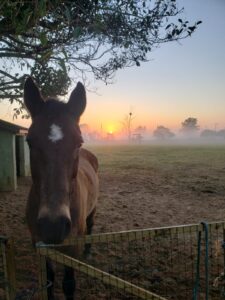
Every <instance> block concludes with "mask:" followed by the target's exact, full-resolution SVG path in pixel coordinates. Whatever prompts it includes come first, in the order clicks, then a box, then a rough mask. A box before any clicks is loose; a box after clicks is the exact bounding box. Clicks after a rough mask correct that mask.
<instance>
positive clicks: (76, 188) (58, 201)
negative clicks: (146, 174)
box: [24, 78, 99, 300]
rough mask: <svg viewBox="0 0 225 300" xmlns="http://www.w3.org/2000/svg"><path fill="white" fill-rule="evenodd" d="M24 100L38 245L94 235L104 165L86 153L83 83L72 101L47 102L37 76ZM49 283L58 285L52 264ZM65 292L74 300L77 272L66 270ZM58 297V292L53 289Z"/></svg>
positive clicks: (30, 213)
mask: <svg viewBox="0 0 225 300" xmlns="http://www.w3.org/2000/svg"><path fill="white" fill-rule="evenodd" d="M24 101H25V105H26V107H27V109H28V110H29V112H30V114H31V117H32V124H31V126H30V128H29V132H28V135H27V142H28V144H29V147H30V163H31V174H32V181H33V183H32V186H31V190H30V194H29V197H28V201H27V208H26V216H27V222H28V226H29V229H30V232H31V236H32V240H33V243H36V242H38V241H43V242H44V243H51V244H52V243H53V244H58V243H62V242H63V241H64V239H65V238H67V237H69V236H70V235H71V236H79V235H84V234H86V233H87V234H90V233H91V229H92V226H93V218H94V214H95V207H96V202H97V197H98V185H99V184H98V175H97V169H98V161H97V158H96V157H95V156H94V155H93V154H92V153H91V152H89V151H87V150H85V149H82V148H81V145H82V137H81V132H80V129H79V118H80V116H81V114H82V113H83V111H84V109H85V106H86V93H85V89H84V86H83V85H82V84H81V83H80V82H79V83H78V84H77V86H76V88H75V89H74V90H73V92H72V93H71V95H70V98H69V101H68V103H63V102H60V101H58V100H56V99H50V98H49V99H47V100H44V99H43V98H42V96H41V93H40V92H39V89H38V87H37V86H36V85H35V84H34V82H33V80H32V79H31V78H28V79H27V80H26V82H25V86H24ZM47 277H48V280H50V281H52V282H54V272H53V269H52V266H51V263H50V262H49V261H48V263H47ZM63 291H64V294H65V297H66V299H68V300H69V299H74V292H75V279H74V272H73V269H71V268H68V267H65V274H64V280H63ZM48 297H49V299H54V293H53V288H50V289H49V291H48Z"/></svg>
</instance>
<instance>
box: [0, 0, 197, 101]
mask: <svg viewBox="0 0 225 300" xmlns="http://www.w3.org/2000/svg"><path fill="white" fill-rule="evenodd" d="M181 12H182V9H181V10H180V9H179V8H178V7H177V4H176V1H175V0H152V1H151V0H143V1H139V0H95V1H92V0H76V1H59V0H51V1H45V0H32V1H13V0H5V1H2V2H1V4H0V65H1V68H0V99H9V100H10V101H11V102H13V101H18V102H19V103H21V100H20V99H21V96H22V87H23V83H24V79H25V77H26V76H27V75H31V76H33V77H34V78H35V80H36V82H37V83H38V85H39V86H40V87H41V89H42V91H43V92H44V94H46V95H51V96H54V95H64V94H66V92H67V90H68V87H69V85H70V83H71V79H70V77H69V74H70V71H71V70H73V72H75V73H76V74H77V77H81V76H83V77H85V76H86V75H87V74H88V72H91V73H92V74H93V75H94V76H95V78H97V79H101V80H103V81H105V82H106V83H107V82H110V80H111V79H112V76H113V74H114V73H115V71H116V70H118V69H121V68H124V67H129V66H133V65H137V66H139V65H140V63H141V62H144V61H147V60H148V53H149V52H151V50H152V49H153V48H155V47H157V46H159V45H160V44H162V43H166V42H169V41H177V40H180V39H184V38H186V37H187V36H190V35H191V34H192V33H193V32H194V30H195V29H196V27H197V25H198V24H200V23H201V22H200V21H199V22H196V23H195V24H193V25H189V23H188V21H185V20H182V19H180V18H178V16H179V15H180V13H181ZM21 105H22V103H21Z"/></svg>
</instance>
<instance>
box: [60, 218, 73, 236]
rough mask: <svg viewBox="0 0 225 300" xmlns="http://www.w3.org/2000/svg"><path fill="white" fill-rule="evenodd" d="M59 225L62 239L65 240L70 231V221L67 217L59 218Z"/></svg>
mask: <svg viewBox="0 0 225 300" xmlns="http://www.w3.org/2000/svg"><path fill="white" fill-rule="evenodd" d="M60 224H61V227H62V229H63V235H64V238H66V237H67V236H68V235H69V233H70V230H71V221H70V219H68V218H67V217H60Z"/></svg>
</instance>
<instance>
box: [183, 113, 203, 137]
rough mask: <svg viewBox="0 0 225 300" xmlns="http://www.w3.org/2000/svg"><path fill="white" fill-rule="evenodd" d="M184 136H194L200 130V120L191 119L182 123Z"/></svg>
mask: <svg viewBox="0 0 225 300" xmlns="http://www.w3.org/2000/svg"><path fill="white" fill-rule="evenodd" d="M181 125H182V128H181V131H182V132H183V133H184V134H194V133H196V132H197V131H198V130H199V125H198V119H197V118H192V117H189V118H187V119H186V120H184V122H182V123H181Z"/></svg>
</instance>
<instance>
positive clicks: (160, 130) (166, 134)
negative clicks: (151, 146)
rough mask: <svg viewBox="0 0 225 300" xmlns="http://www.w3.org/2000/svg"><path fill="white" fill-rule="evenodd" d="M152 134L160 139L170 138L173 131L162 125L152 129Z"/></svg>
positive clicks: (172, 135)
mask: <svg viewBox="0 0 225 300" xmlns="http://www.w3.org/2000/svg"><path fill="white" fill-rule="evenodd" d="M153 135H154V137H156V138H158V139H161V140H166V139H170V138H172V137H174V136H175V134H174V133H173V132H171V131H170V129H169V128H167V127H164V126H158V127H157V128H156V129H155V130H154V132H153Z"/></svg>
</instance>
